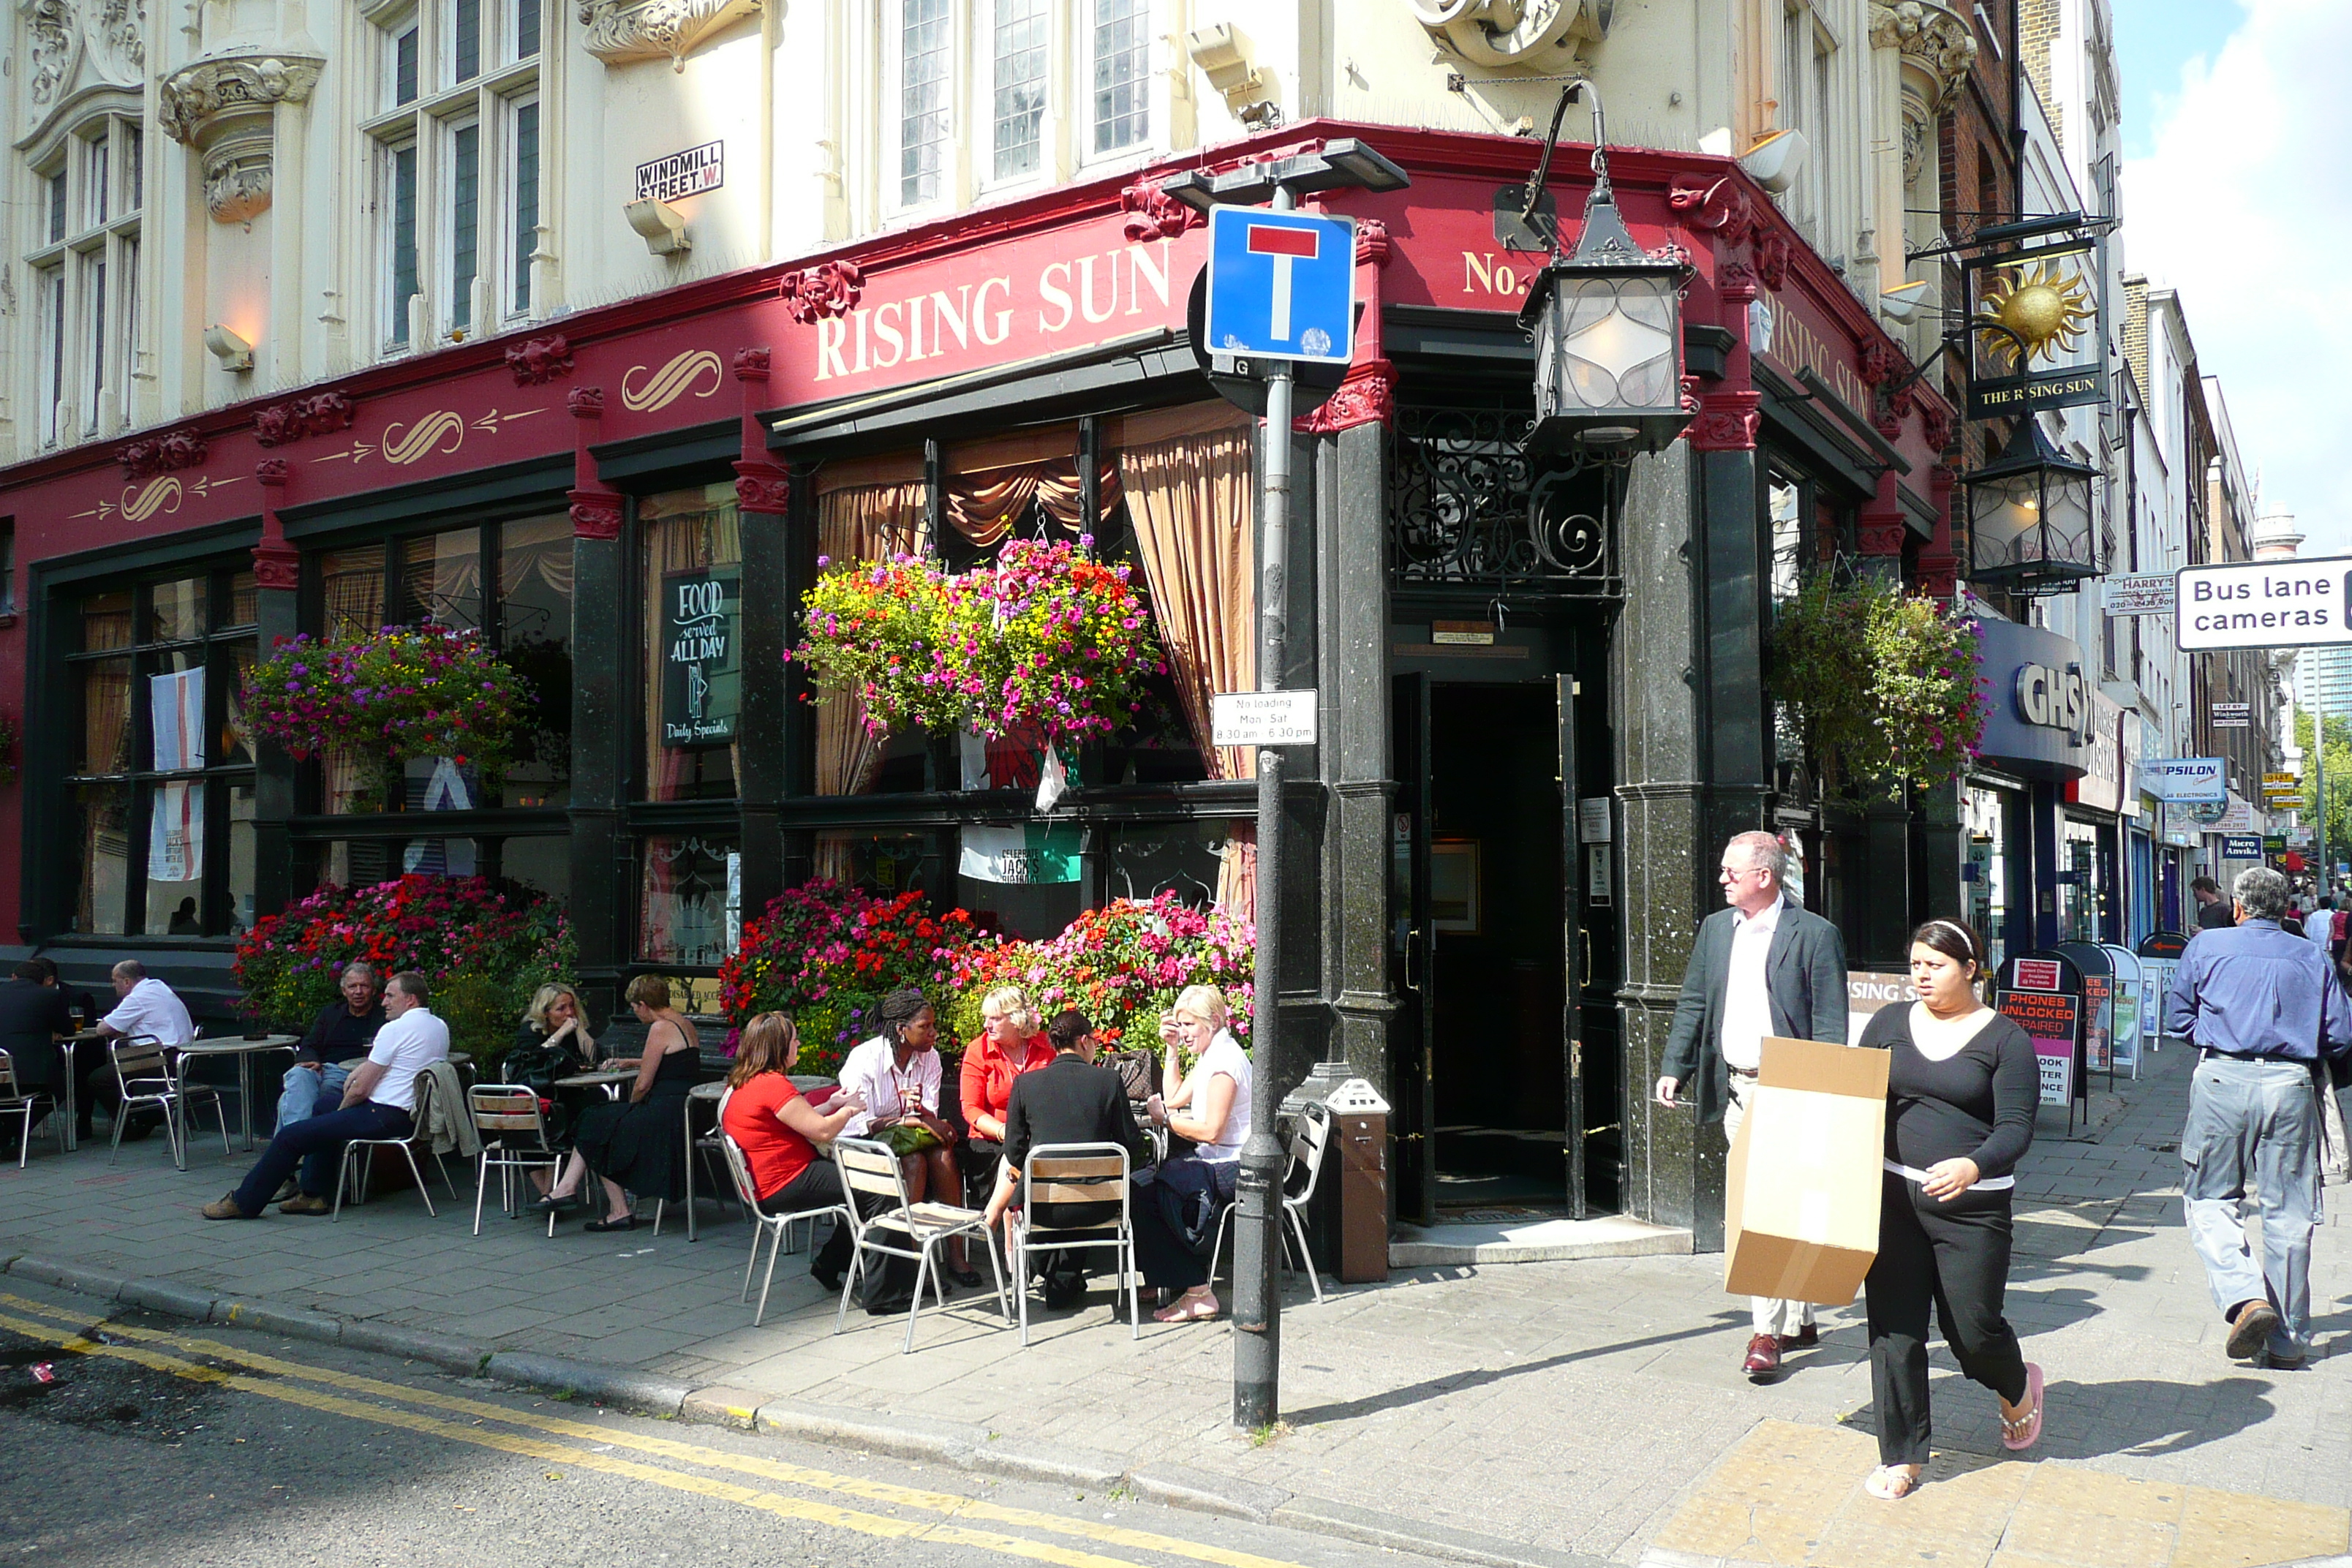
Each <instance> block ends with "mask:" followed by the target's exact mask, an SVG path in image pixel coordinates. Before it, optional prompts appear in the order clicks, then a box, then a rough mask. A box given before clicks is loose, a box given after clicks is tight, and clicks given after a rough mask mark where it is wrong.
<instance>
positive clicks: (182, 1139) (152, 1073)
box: [106, 1035, 235, 1171]
mask: <svg viewBox="0 0 2352 1568" xmlns="http://www.w3.org/2000/svg"><path fill="white" fill-rule="evenodd" d="M106 1054H107V1059H108V1060H109V1061H110V1062H111V1063H112V1064H113V1066H114V1087H115V1088H116V1089H117V1090H119V1091H120V1092H121V1102H120V1103H118V1104H117V1105H116V1106H115V1108H114V1147H113V1150H112V1152H110V1153H109V1154H108V1155H107V1157H106V1163H108V1164H110V1165H111V1164H112V1163H114V1162H115V1161H116V1160H117V1159H118V1158H119V1157H121V1153H122V1130H123V1129H124V1128H125V1127H126V1126H128V1125H130V1122H131V1111H132V1110H134V1109H136V1108H138V1107H140V1106H152V1107H153V1108H154V1109H156V1110H161V1111H162V1112H163V1135H164V1136H165V1137H166V1138H168V1139H169V1140H170V1141H171V1144H172V1163H173V1165H175V1166H177V1167H178V1168H179V1169H181V1170H183V1171H184V1170H186V1169H187V1168H188V1138H189V1135H190V1133H191V1132H192V1131H193V1129H192V1128H191V1126H190V1125H189V1121H188V1108H189V1107H190V1106H191V1105H194V1104H198V1103H201V1102H205V1101H209V1102H210V1103H211V1105H212V1108H213V1115H214V1116H215V1117H217V1118H218V1119H219V1121H220V1135H221V1153H222V1154H223V1155H224V1156H225V1157H226V1156H229V1155H233V1154H234V1153H235V1151H234V1150H232V1149H231V1148H230V1147H229V1142H228V1107H226V1105H224V1104H222V1103H221V1097H220V1091H219V1090H218V1089H215V1088H213V1086H212V1085H210V1084H208V1083H191V1082H189V1081H188V1077H187V1073H186V1071H185V1066H186V1064H185V1063H184V1062H183V1061H181V1060H179V1059H177V1058H174V1057H173V1054H172V1053H171V1052H170V1051H168V1050H166V1049H165V1048H164V1047H163V1041H161V1040H159V1039H157V1038H156V1037H154V1036H152V1035H128V1036H125V1037H123V1038H121V1039H119V1040H114V1041H110V1043H109V1044H108V1046H107V1048H106Z"/></svg>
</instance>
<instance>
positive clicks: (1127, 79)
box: [1086, 0, 1151, 153]
mask: <svg viewBox="0 0 2352 1568" xmlns="http://www.w3.org/2000/svg"><path fill="white" fill-rule="evenodd" d="M1086 25H1087V81H1088V83H1089V86H1090V89H1091V94H1092V97H1091V108H1092V112H1091V114H1090V116H1089V119H1090V121H1091V122H1092V124H1093V127H1094V135H1093V140H1092V142H1091V151H1093V152H1095V153H1116V152H1118V151H1119V150H1121V149H1122V148H1127V147H1139V146H1141V145H1142V144H1143V143H1144V142H1147V141H1148V140H1150V135H1151V0H1087V9H1086Z"/></svg>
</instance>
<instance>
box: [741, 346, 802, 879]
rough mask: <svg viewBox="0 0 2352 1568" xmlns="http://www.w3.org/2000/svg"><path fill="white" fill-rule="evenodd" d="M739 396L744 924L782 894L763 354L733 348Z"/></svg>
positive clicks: (779, 644) (783, 506)
mask: <svg viewBox="0 0 2352 1568" xmlns="http://www.w3.org/2000/svg"><path fill="white" fill-rule="evenodd" d="M735 380H736V383H737V384H738V385H740V387H741V388H742V393H743V447H742V453H743V455H742V458H741V459H740V461H738V462H737V463H736V465H735V507H736V511H737V513H738V514H739V516H740V520H741V523H742V541H743V571H742V595H743V601H742V604H743V608H742V618H741V621H740V627H739V631H738V635H739V636H740V637H741V638H742V647H741V649H740V657H741V660H742V664H741V668H742V671H743V698H742V704H741V706H740V709H739V710H737V714H736V720H735V724H736V730H735V739H736V757H737V768H738V772H737V774H736V788H737V791H738V793H739V795H740V798H741V802H742V813H743V815H742V828H741V833H742V837H741V838H740V850H741V853H742V857H743V861H742V868H743V869H742V887H741V900H742V901H741V905H740V909H741V911H742V917H743V918H744V919H745V920H751V919H753V918H754V917H756V916H757V915H759V914H760V912H761V910H765V909H766V908H767V907H768V900H771V899H773V898H774V897H775V896H776V895H777V894H778V893H780V892H782V891H783V889H784V881H783V871H784V846H783V833H782V820H781V812H782V804H783V799H784V705H785V702H786V700H787V697H786V693H785V690H784V682H783V679H782V675H783V656H784V645H785V639H786V633H787V628H786V626H785V622H786V619H787V616H788V605H789V604H790V603H791V601H790V600H789V599H788V597H787V596H786V592H785V587H786V580H787V576H788V574H787V571H786V560H785V556H786V552H787V542H786V541H787V535H788V533H789V531H790V529H789V521H788V520H789V514H790V512H791V510H792V482H791V479H790V476H788V475H787V474H786V473H785V472H784V470H783V469H782V468H778V467H776V465H774V464H773V463H772V462H770V461H769V460H768V452H767V443H766V439H765V436H764V434H763V432H762V430H761V425H760V419H759V414H760V409H761V405H762V404H763V403H764V402H765V401H766V392H767V386H768V351H767V350H766V349H764V348H756V349H738V350H737V351H736V353H735Z"/></svg>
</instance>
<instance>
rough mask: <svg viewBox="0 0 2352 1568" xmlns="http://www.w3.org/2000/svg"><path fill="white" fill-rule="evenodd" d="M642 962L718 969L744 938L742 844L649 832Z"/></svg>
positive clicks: (642, 847) (640, 922)
mask: <svg viewBox="0 0 2352 1568" xmlns="http://www.w3.org/2000/svg"><path fill="white" fill-rule="evenodd" d="M637 854H638V859H639V862H640V865H641V868H642V874H641V882H640V886H641V887H642V889H643V893H642V896H641V897H640V899H639V901H638V906H637V958H638V960H639V962H641V963H663V964H683V965H685V966H687V967H688V968H692V969H713V968H716V967H718V965H719V963H722V962H724V961H725V960H726V958H727V956H728V955H729V954H730V953H732V952H734V951H735V948H736V944H737V940H738V938H739V937H740V935H741V919H742V908H741V905H742V898H741V893H742V868H743V857H742V853H741V847H740V845H739V844H738V843H737V842H736V840H735V838H734V837H733V836H732V835H731V834H690V833H688V834H677V833H656V834H648V835H646V837H644V838H642V839H640V840H639V841H638V845H637Z"/></svg>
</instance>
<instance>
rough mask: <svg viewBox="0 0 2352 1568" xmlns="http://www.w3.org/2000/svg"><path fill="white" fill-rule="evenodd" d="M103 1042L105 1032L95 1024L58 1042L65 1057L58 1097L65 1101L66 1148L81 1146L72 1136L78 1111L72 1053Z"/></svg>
mask: <svg viewBox="0 0 2352 1568" xmlns="http://www.w3.org/2000/svg"><path fill="white" fill-rule="evenodd" d="M105 1042H106V1036H105V1034H104V1033H103V1032H101V1031H100V1030H99V1029H98V1028H96V1027H95V1026H93V1027H91V1028H88V1029H77V1030H76V1031H74V1032H73V1033H72V1034H70V1035H68V1036H66V1037H64V1038H63V1039H60V1040H59V1041H58V1051H59V1053H60V1054H62V1055H63V1057H64V1058H65V1070H66V1081H65V1089H64V1092H63V1093H62V1094H61V1095H60V1096H59V1098H60V1099H61V1100H64V1102H65V1118H66V1126H65V1141H66V1147H67V1148H68V1149H79V1148H80V1147H81V1140H80V1139H79V1138H77V1137H75V1136H74V1122H75V1121H76V1120H77V1117H78V1112H77V1111H76V1110H75V1109H74V1097H75V1095H76V1094H77V1093H78V1092H79V1088H80V1085H79V1078H78V1075H77V1074H76V1073H75V1072H74V1053H75V1052H76V1051H78V1050H79V1049H80V1048H81V1047H84V1046H97V1045H103V1044H104V1043H105Z"/></svg>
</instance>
